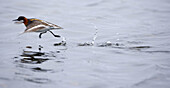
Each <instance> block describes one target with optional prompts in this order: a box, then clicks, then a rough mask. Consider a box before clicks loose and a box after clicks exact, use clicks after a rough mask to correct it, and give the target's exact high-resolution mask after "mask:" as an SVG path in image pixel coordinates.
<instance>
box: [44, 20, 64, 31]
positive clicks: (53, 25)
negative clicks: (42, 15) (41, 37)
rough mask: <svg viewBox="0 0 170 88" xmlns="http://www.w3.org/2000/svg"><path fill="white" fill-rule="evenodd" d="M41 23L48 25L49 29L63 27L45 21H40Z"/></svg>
mask: <svg viewBox="0 0 170 88" xmlns="http://www.w3.org/2000/svg"><path fill="white" fill-rule="evenodd" d="M41 22H42V24H43V25H46V26H49V27H50V28H51V29H63V28H62V27H60V26H58V25H55V24H53V23H50V22H47V21H41Z"/></svg>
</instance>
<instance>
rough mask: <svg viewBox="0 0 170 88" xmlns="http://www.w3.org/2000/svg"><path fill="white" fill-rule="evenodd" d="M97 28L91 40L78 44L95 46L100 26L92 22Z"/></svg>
mask: <svg viewBox="0 0 170 88" xmlns="http://www.w3.org/2000/svg"><path fill="white" fill-rule="evenodd" d="M91 24H92V25H93V26H94V28H95V33H94V36H93V39H92V41H91V42H85V43H79V44H78V46H93V45H94V44H95V40H96V38H97V33H98V28H97V26H96V25H95V24H94V23H91Z"/></svg>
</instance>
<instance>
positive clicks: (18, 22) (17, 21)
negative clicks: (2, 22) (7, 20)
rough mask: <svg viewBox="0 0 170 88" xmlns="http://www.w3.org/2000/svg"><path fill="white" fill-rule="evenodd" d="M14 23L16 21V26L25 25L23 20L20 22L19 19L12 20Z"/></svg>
mask: <svg viewBox="0 0 170 88" xmlns="http://www.w3.org/2000/svg"><path fill="white" fill-rule="evenodd" d="M12 21H15V24H22V23H23V20H20V21H19V20H18V19H15V20H12Z"/></svg>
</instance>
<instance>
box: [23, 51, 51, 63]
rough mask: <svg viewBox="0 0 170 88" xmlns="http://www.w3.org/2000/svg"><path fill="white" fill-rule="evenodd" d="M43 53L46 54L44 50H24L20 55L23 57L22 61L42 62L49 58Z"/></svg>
mask: <svg viewBox="0 0 170 88" xmlns="http://www.w3.org/2000/svg"><path fill="white" fill-rule="evenodd" d="M43 55H45V53H44V52H36V51H23V53H22V54H21V55H20V56H21V57H22V59H21V60H20V62H21V63H28V64H41V63H42V62H45V61H47V60H49V59H48V58H47V57H43Z"/></svg>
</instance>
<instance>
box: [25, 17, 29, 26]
mask: <svg viewBox="0 0 170 88" xmlns="http://www.w3.org/2000/svg"><path fill="white" fill-rule="evenodd" d="M24 24H25V26H27V25H28V19H27V18H24Z"/></svg>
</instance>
